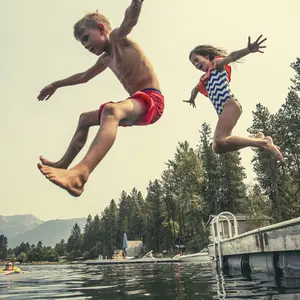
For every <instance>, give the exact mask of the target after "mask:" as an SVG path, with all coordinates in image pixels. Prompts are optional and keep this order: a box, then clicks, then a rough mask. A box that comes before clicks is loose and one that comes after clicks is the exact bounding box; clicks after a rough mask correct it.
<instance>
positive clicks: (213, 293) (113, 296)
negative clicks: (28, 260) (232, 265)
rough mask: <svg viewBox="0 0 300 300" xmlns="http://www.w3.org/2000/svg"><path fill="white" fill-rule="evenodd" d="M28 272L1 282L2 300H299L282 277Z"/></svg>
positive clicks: (155, 270)
mask: <svg viewBox="0 0 300 300" xmlns="http://www.w3.org/2000/svg"><path fill="white" fill-rule="evenodd" d="M24 269H25V270H26V269H27V270H28V273H25V274H20V275H9V276H4V275H2V276H0V299H40V300H42V299H76V300H79V299H85V300H87V299H105V300H119V299H130V300H131V299H132V300H135V299H149V300H152V299H162V300H181V299H188V300H194V299H195V300H196V299H197V300H211V299H277V300H292V299H299V300H300V278H299V277H294V278H291V277H286V274H283V273H282V274H281V275H280V276H279V275H277V276H275V275H272V274H265V273H257V274H255V273H249V274H243V275H241V272H240V273H238V272H235V273H234V272H233V273H230V272H228V273H222V272H221V273H217V272H216V271H215V270H214V269H213V268H212V267H210V266H206V267H205V266H204V267H203V266H200V265H199V264H188V263H184V264H180V263H176V264H144V265H142V264H139V265H137V264H134V265H106V266H85V265H71V266H24ZM294 274H295V273H294Z"/></svg>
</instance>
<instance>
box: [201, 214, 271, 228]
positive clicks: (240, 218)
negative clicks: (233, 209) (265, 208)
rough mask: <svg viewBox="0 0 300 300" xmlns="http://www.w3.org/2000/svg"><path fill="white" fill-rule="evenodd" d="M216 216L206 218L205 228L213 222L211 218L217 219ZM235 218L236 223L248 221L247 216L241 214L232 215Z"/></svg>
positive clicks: (267, 218)
mask: <svg viewBox="0 0 300 300" xmlns="http://www.w3.org/2000/svg"><path fill="white" fill-rule="evenodd" d="M217 216H218V215H210V216H209V218H208V221H207V222H206V224H205V225H206V226H209V225H210V223H211V221H212V220H213V218H215V217H217ZM234 216H235V218H236V220H237V221H246V220H247V219H248V217H249V216H248V215H243V214H236V215H234ZM227 217H228V219H229V220H230V221H231V220H233V219H232V217H230V216H227ZM264 219H266V220H270V219H271V218H270V217H267V216H266V217H265V218H264ZM220 220H222V219H220ZM222 221H223V222H224V221H225V219H223V220H222Z"/></svg>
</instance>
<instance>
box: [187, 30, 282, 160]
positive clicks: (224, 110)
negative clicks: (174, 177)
mask: <svg viewBox="0 0 300 300" xmlns="http://www.w3.org/2000/svg"><path fill="white" fill-rule="evenodd" d="M261 37H262V35H261V36H259V38H258V39H257V40H256V41H255V42H254V43H251V40H250V37H248V46H247V48H245V49H242V50H239V51H234V52H232V53H230V54H229V55H226V52H225V51H224V50H221V49H218V48H215V47H213V46H210V45H201V46H197V47H196V48H195V49H193V50H192V51H191V53H190V56H189V59H190V61H191V63H192V64H193V65H194V66H195V67H196V68H197V69H198V70H200V71H202V72H204V75H203V76H202V77H201V78H200V82H199V83H198V84H197V86H196V87H195V88H194V89H193V90H192V93H191V97H190V99H189V100H184V101H183V102H187V103H190V104H191V105H192V106H193V107H196V105H195V99H196V97H197V94H198V92H200V93H201V94H203V95H205V96H206V97H208V98H209V99H210V101H211V102H212V104H213V106H214V108H215V109H216V111H217V114H218V116H219V120H218V123H217V127H216V130H215V133H214V138H213V150H214V152H215V153H219V154H222V153H226V152H230V151H235V150H239V149H242V148H245V147H258V148H262V149H265V150H266V151H268V152H269V153H270V154H271V155H272V156H274V157H275V159H276V160H282V154H281V153H280V151H279V148H278V147H277V146H275V145H274V144H273V140H272V138H271V137H269V136H267V137H265V136H264V135H263V133H261V132H259V133H258V134H256V135H255V136H252V137H239V136H231V132H232V130H233V128H234V126H235V125H236V123H237V121H238V119H239V118H240V115H241V113H242V107H241V105H240V104H239V102H238V101H237V100H236V99H234V98H233V95H232V93H231V91H230V89H229V82H230V80H231V67H230V66H229V64H230V63H232V62H235V61H237V60H239V59H240V58H242V57H244V56H246V55H248V54H249V53H255V52H260V53H263V51H262V50H261V49H262V48H266V46H262V45H261V44H262V43H263V42H264V41H265V40H266V38H265V39H262V40H261Z"/></svg>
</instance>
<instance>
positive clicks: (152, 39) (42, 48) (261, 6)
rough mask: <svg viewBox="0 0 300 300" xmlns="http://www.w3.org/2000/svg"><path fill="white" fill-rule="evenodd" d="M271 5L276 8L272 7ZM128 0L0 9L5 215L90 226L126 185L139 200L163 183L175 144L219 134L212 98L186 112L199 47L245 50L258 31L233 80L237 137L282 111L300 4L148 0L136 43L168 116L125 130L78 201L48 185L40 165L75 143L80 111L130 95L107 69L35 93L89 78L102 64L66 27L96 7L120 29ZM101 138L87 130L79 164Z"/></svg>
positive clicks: (298, 46)
mask: <svg viewBox="0 0 300 300" xmlns="http://www.w3.org/2000/svg"><path fill="white" fill-rule="evenodd" d="M275 3H276V4H275ZM129 4H130V0H122V1H121V0H118V1H108V0H107V1H99V0H86V1H79V0H75V1H74V0H63V1H62V0H51V1H45V0H43V1H41V0H26V1H24V0H10V1H3V3H1V11H0V20H1V21H0V22H1V26H0V32H1V41H2V42H1V43H2V46H1V57H0V59H1V62H0V65H1V68H0V74H1V89H0V92H1V103H2V105H1V106H2V108H1V115H2V116H1V120H0V122H1V126H0V135H1V158H0V159H1V169H2V172H1V174H0V182H1V189H2V193H1V200H0V201H1V211H0V214H1V215H12V214H23V213H31V214H34V215H36V216H37V217H39V218H41V219H43V220H48V219H55V218H72V217H86V216H87V215H88V214H89V213H90V214H92V215H95V214H96V213H101V211H102V210H103V209H104V207H105V206H106V205H108V204H109V201H110V200H111V199H115V200H117V199H118V198H119V196H120V193H121V191H122V190H126V191H127V192H130V191H131V189H132V188H133V187H136V188H137V189H139V190H141V191H142V192H143V194H145V192H146V187H147V185H148V182H149V180H153V179H155V178H158V177H160V175H161V173H162V171H163V170H164V169H165V162H166V161H167V160H168V159H171V158H172V157H173V154H174V151H175V148H176V146H177V143H178V142H179V141H182V140H185V139H186V140H187V141H189V142H190V144H191V145H192V146H195V145H196V144H197V143H198V140H199V129H200V125H201V124H202V123H203V122H208V123H209V124H211V126H213V128H214V126H215V124H216V121H217V115H216V113H215V111H214V109H213V107H212V105H211V103H210V102H209V100H208V99H207V98H205V97H204V96H201V95H199V96H198V98H197V108H196V109H193V108H191V107H190V106H189V105H188V104H186V103H183V102H182V100H183V99H187V98H188V97H189V95H190V91H191V88H192V87H194V85H195V84H196V83H197V81H198V79H199V77H200V75H201V73H200V72H199V71H197V70H196V69H195V68H194V67H193V66H192V65H191V64H190V62H189V60H188V54H189V51H190V50H191V49H192V48H193V47H194V46H196V45H198V44H207V43H210V44H213V45H215V46H221V47H225V48H226V49H227V50H228V51H233V50H238V49H240V48H244V47H246V45H247V37H248V35H250V36H251V37H252V38H253V39H255V38H257V37H258V36H259V35H260V34H261V33H262V34H264V35H265V36H266V37H267V38H268V40H267V43H266V45H267V49H266V51H265V54H253V55H249V56H248V57H246V59H245V61H244V63H243V64H239V65H237V66H236V67H235V68H234V70H233V76H232V84H231V87H232V91H233V93H234V94H235V95H236V96H237V97H238V99H239V100H240V102H241V103H242V106H243V109H244V113H243V115H242V117H241V119H240V121H239V123H238V125H237V127H236V130H235V132H234V133H235V134H246V129H247V128H248V127H249V126H250V125H251V122H252V111H253V110H254V109H255V105H256V104H257V103H258V102H261V103H262V104H264V105H266V106H267V107H268V108H269V109H270V111H271V112H276V110H277V109H278V108H279V107H280V105H281V104H282V103H283V102H284V101H285V97H286V95H287V93H288V88H289V86H290V77H292V76H293V71H292V69H291V68H290V63H291V62H293V61H294V60H295V59H296V57H297V55H298V56H299V52H300V51H299V50H300V39H299V36H298V27H299V18H298V17H299V10H300V2H299V0H286V1H271V0H265V1H261V0H252V1H243V4H241V1H240V0H229V1H223V0H215V1H213V4H210V3H209V2H207V1H199V0H187V1H179V0H145V1H144V5H143V10H142V14H141V16H140V20H139V23H138V25H137V26H136V28H135V29H134V31H133V32H132V34H131V38H132V39H134V40H136V41H137V42H138V43H139V44H140V45H141V47H142V48H143V49H144V51H145V52H146V55H148V56H149V58H150V59H151V61H152V63H153V65H154V67H155V69H156V72H157V74H158V77H159V78H160V83H161V89H162V91H163V93H164V95H165V101H166V109H165V113H164V116H163V118H162V119H161V120H160V121H159V122H158V123H156V124H154V125H152V126H148V127H136V128H133V127H132V128H120V130H119V134H118V137H117V141H116V143H115V145H114V147H113V148H112V150H111V151H110V153H109V154H108V155H107V156H106V158H105V159H104V160H103V162H102V163H101V164H100V165H99V166H98V168H97V169H96V170H95V171H94V173H93V174H92V176H91V177H90V180H89V182H88V184H87V185H86V187H85V192H84V194H83V195H82V196H81V197H80V198H73V197H71V196H70V195H69V194H68V193H67V192H65V191H64V190H61V189H59V188H58V187H56V186H55V185H53V184H52V183H50V182H49V181H48V180H46V179H45V178H44V177H43V176H42V175H41V174H40V172H39V171H38V169H37V167H36V164H37V163H38V158H39V155H44V156H45V157H46V158H48V159H50V160H58V159H59V158H60V157H61V156H62V154H63V153H64V152H65V150H66V147H67V146H68V144H69V142H70V139H71V137H72V135H73V133H74V130H75V128H76V125H77V121H78V117H79V115H80V113H82V112H85V111H90V110H95V109H97V108H98V107H99V105H100V104H101V103H103V102H107V101H119V100H123V99H125V98H127V97H128V95H127V94H126V92H125V91H124V89H123V87H122V86H121V85H120V83H119V82H118V81H117V80H116V78H115V77H114V76H113V74H112V73H111V71H109V70H107V71H105V72H104V73H103V74H101V75H100V76H98V77H96V78H95V79H93V80H92V81H90V82H89V83H87V84H83V85H80V86H73V87H65V88H62V89H60V90H58V91H57V93H56V94H54V95H53V96H52V98H51V99H50V100H49V101H48V102H39V101H38V100H37V95H38V94H39V91H40V90H41V89H42V88H43V87H44V86H45V85H47V84H48V83H50V82H52V81H54V80H58V79H62V78H65V77H67V76H70V75H73V74H74V73H77V72H81V71H84V70H85V69H87V68H89V67H90V66H91V65H92V64H93V63H94V62H95V60H96V59H97V58H96V56H94V55H93V54H91V53H89V52H87V51H86V50H85V49H84V48H83V47H82V46H81V45H80V44H79V43H78V42H77V41H76V40H75V39H74V38H73V32H72V27H73V25H74V23H75V22H76V21H77V20H78V19H80V18H81V17H82V16H83V15H84V14H86V13H88V12H90V11H95V10H96V9H99V11H100V12H101V13H103V14H104V15H106V16H107V17H108V18H109V19H110V21H111V23H112V25H113V27H115V26H118V25H119V24H120V23H121V21H122V19H123V17H124V12H125V9H126V8H127V6H128V5H129ZM96 130H97V128H93V129H92V130H91V131H90V135H89V140H88V144H87V146H86V147H85V148H84V149H83V150H82V152H81V153H80V155H79V156H78V158H77V159H76V161H75V163H77V162H78V160H79V159H81V158H82V157H83V155H84V154H85V153H86V150H87V147H89V145H90V143H91V141H92V139H93V138H94V135H95V133H96ZM242 158H243V165H244V166H245V167H246V171H247V176H248V178H247V181H248V182H249V181H251V180H252V179H253V178H254V174H253V171H252V166H251V164H250V161H251V158H252V151H251V150H250V149H247V150H244V151H242Z"/></svg>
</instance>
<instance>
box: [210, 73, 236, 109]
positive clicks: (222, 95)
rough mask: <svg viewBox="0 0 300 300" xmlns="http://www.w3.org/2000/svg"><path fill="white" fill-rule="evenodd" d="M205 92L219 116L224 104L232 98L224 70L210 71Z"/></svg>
mask: <svg viewBox="0 0 300 300" xmlns="http://www.w3.org/2000/svg"><path fill="white" fill-rule="evenodd" d="M206 90H207V94H208V98H209V99H210V101H211V103H212V104H213V106H214V108H215V110H216V111H217V114H218V115H221V113H222V112H223V109H224V104H225V102H226V101H227V100H228V99H230V98H233V95H232V93H231V91H230V88H229V80H228V74H227V71H226V70H221V71H219V70H212V71H211V72H210V76H209V78H208V79H207V83H206Z"/></svg>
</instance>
